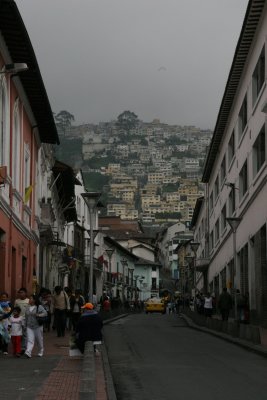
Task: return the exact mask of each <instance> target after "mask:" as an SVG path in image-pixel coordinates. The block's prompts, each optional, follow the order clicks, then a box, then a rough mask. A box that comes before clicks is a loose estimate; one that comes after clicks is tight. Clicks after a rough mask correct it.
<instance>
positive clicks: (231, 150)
mask: <svg viewBox="0 0 267 400" xmlns="http://www.w3.org/2000/svg"><path fill="white" fill-rule="evenodd" d="M234 155H235V131H234V130H233V132H232V135H231V137H230V140H229V143H228V167H229V166H230V164H231V162H232V159H233V157H234Z"/></svg>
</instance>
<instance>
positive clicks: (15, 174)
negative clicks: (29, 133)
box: [12, 100, 21, 191]
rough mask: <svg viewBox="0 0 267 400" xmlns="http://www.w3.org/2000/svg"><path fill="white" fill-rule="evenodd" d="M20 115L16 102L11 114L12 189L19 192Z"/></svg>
mask: <svg viewBox="0 0 267 400" xmlns="http://www.w3.org/2000/svg"><path fill="white" fill-rule="evenodd" d="M20 170H21V168H20V114H19V102H18V100H17V101H16V103H15V106H14V113H13V144H12V182H13V188H14V189H17V191H19V190H20Z"/></svg>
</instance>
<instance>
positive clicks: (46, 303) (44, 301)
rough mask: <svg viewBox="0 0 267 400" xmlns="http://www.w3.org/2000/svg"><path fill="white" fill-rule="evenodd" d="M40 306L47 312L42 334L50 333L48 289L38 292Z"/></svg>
mask: <svg viewBox="0 0 267 400" xmlns="http://www.w3.org/2000/svg"><path fill="white" fill-rule="evenodd" d="M39 301H40V304H41V305H42V306H43V307H44V309H45V311H46V312H47V320H46V322H45V323H44V332H50V325H51V301H52V296H51V291H50V290H49V289H43V290H42V291H41V292H40V297H39Z"/></svg>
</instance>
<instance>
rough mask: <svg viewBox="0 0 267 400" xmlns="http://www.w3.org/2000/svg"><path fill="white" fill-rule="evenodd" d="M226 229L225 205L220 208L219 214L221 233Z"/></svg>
mask: <svg viewBox="0 0 267 400" xmlns="http://www.w3.org/2000/svg"><path fill="white" fill-rule="evenodd" d="M225 228H226V204H225V205H224V206H223V208H222V213H221V232H223V231H224V229H225Z"/></svg>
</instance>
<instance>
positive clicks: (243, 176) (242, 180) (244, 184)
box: [239, 160, 248, 201]
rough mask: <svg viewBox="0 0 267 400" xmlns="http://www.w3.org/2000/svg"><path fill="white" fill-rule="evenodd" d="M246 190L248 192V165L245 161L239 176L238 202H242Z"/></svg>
mask: <svg viewBox="0 0 267 400" xmlns="http://www.w3.org/2000/svg"><path fill="white" fill-rule="evenodd" d="M247 190H248V164H247V160H246V161H245V162H244V164H243V167H242V169H241V171H240V174H239V201H240V200H242V198H243V197H244V195H245V194H246V192H247Z"/></svg>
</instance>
